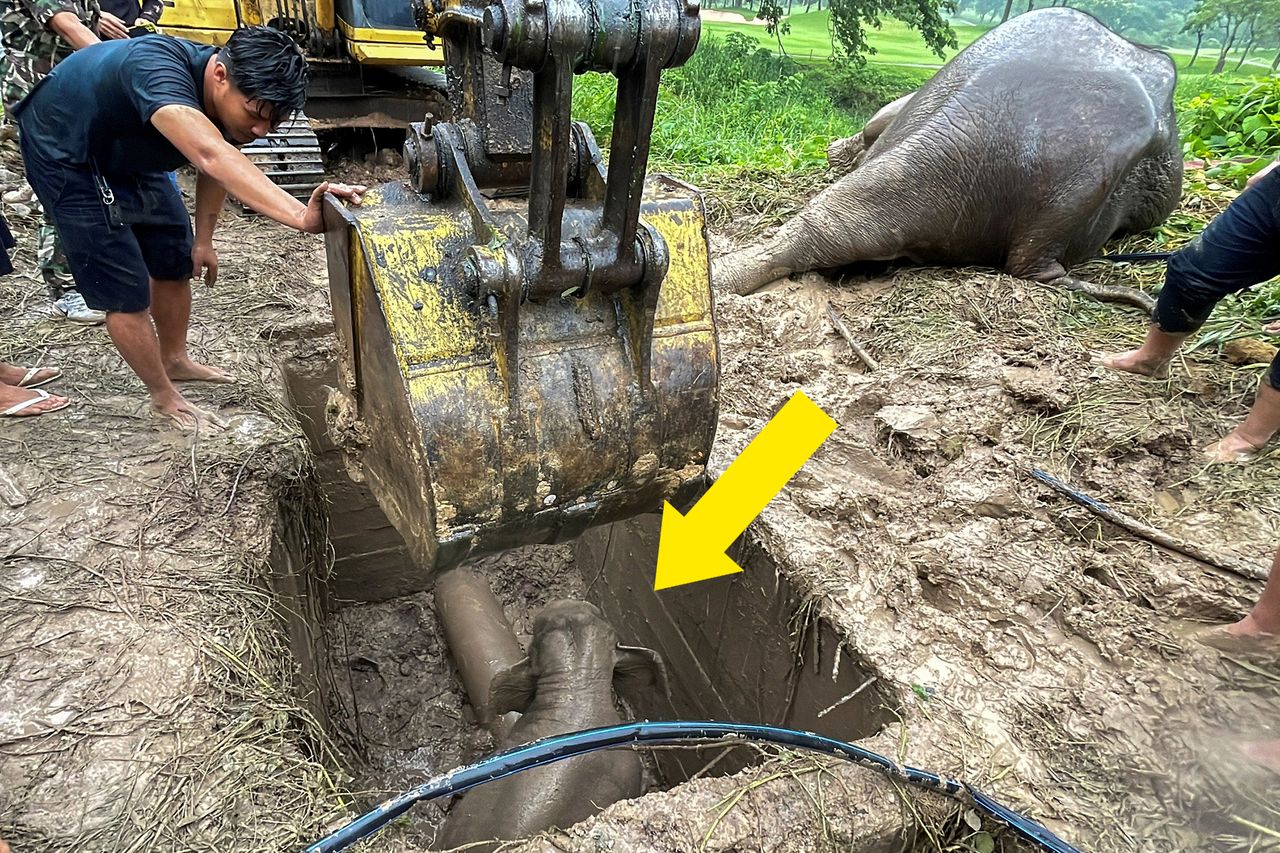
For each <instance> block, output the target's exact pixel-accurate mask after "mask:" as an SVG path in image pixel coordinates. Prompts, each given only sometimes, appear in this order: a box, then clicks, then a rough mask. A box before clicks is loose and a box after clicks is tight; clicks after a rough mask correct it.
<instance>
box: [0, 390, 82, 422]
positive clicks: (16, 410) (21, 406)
mask: <svg viewBox="0 0 1280 853" xmlns="http://www.w3.org/2000/svg"><path fill="white" fill-rule="evenodd" d="M35 392H36V394H37V396H35V397H32V398H31V399H30V400H23V401H22V402H21V403H17V404H15V405H12V406H10V407H9V408H7V409H5V410H4V411H3V412H0V418H31V417H38V416H39V415H49V414H52V413H54V412H57V411H61V410H62V409H65V408H66V407H67V406H70V405H71V401H70V400H64V401H63V403H62V405H60V406H54V407H53V408H52V409H45V410H44V411H43V412H28V413H27V414H25V415H24V414H22V413H23V412H26V411H27V409H29V408H31V407H32V406H35V405H37V404H39V403H42V402H44V401H45V400H48V399H49V397H50V396H52V395H51V394H49V392H48V391H42V390H41V389H39V388H37V389H35Z"/></svg>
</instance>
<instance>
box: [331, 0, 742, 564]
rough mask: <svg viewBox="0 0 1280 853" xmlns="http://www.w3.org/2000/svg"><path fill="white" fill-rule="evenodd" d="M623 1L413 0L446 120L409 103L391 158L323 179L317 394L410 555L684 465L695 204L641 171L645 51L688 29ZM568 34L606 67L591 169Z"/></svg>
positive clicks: (680, 57)
mask: <svg viewBox="0 0 1280 853" xmlns="http://www.w3.org/2000/svg"><path fill="white" fill-rule="evenodd" d="M593 3H594V4H595V5H596V6H599V7H600V8H594V7H593V8H592V10H591V11H592V14H591V15H585V14H584V13H583V10H584V6H589V5H592V4H593ZM608 3H614V4H615V7H610V6H608V5H607V4H608ZM636 6H637V4H636V2H635V0H621V2H619V0H604V2H603V3H602V2H601V0H586V2H579V0H545V2H542V3H538V4H534V3H527V4H526V3H524V2H514V1H513V0H508V2H506V3H505V5H504V3H502V2H495V3H492V4H489V5H487V6H479V7H473V6H466V5H461V6H459V5H454V6H449V7H443V8H435V9H428V10H426V13H425V14H422V11H421V10H420V15H421V16H422V17H425V18H426V19H427V20H426V21H425V22H424V27H425V29H427V31H428V32H432V33H436V34H441V35H442V37H444V38H445V54H446V63H447V64H448V65H449V79H450V83H451V92H450V94H451V99H452V100H453V101H454V103H453V108H454V115H455V117H461V120H459V121H457V123H440V124H436V125H434V126H430V127H428V126H426V125H425V124H419V125H414V127H413V129H412V131H411V133H410V136H409V139H408V141H407V142H406V161H407V164H408V166H409V173H410V174H409V180H408V181H399V182H393V183H390V184H384V185H382V186H379V187H376V188H374V189H372V190H371V191H370V192H369V193H368V194H367V195H366V196H365V201H364V204H363V206H362V207H359V208H347V207H344V206H343V205H342V204H341V203H339V202H337V201H336V200H334V199H329V201H328V204H327V207H326V224H327V234H326V248H327V256H328V265H329V280H330V286H331V291H332V297H333V309H334V316H335V320H336V325H337V329H338V337H339V339H340V341H341V346H342V353H343V359H342V366H341V371H340V372H341V375H342V386H343V387H342V389H341V395H340V397H339V399H338V401H337V404H336V405H335V406H334V408H335V409H341V410H343V411H342V413H341V414H340V415H338V416H337V419H338V420H339V421H341V422H342V424H343V425H344V427H345V429H344V432H345V434H346V435H347V436H349V437H352V438H350V440H349V441H348V442H347V444H348V447H349V448H350V447H351V443H352V442H354V443H355V444H356V445H358V446H357V447H355V448H354V450H355V451H356V453H357V454H358V457H359V470H360V471H361V472H362V473H363V476H364V478H365V480H366V482H367V483H368V484H369V486H370V488H371V490H372V491H373V493H374V494H375V495H376V497H377V499H378V501H379V503H380V504H381V505H382V507H383V508H384V510H385V511H386V512H387V515H388V517H389V518H390V519H391V522H392V523H393V524H394V525H395V526H396V528H397V529H398V530H399V531H400V532H401V534H402V535H403V536H404V538H405V540H406V542H407V543H408V545H409V547H410V550H411V552H412V554H413V555H414V557H415V559H416V561H417V563H418V564H419V565H420V566H421V567H422V569H423V571H424V573H426V574H427V575H429V573H431V572H433V571H438V570H441V569H444V568H448V567H450V566H453V565H456V564H458V563H459V562H461V561H463V560H465V559H467V558H469V557H472V556H476V555H479V554H483V553H489V552H494V551H499V550H504V549H507V548H511V547H515V546H519V545H524V544H532V543H549V542H556V541H561V540H564V539H567V538H571V537H573V536H576V535H577V534H579V533H581V532H582V531H583V530H585V529H586V528H588V527H590V526H592V525H595V524H602V523H606V522H609V521H614V520H617V519H620V518H625V517H628V516H632V515H635V514H638V513H643V512H649V511H655V510H659V509H660V508H661V506H662V502H663V500H670V501H672V502H673V503H677V504H678V503H680V502H682V501H685V500H687V499H689V498H690V497H692V496H693V495H694V494H695V493H696V492H697V491H698V489H699V488H700V487H701V486H702V484H703V480H704V477H705V464H706V461H707V455H708V453H709V451H710V448H711V443H712V440H713V438H714V434H715V424H716V414H717V413H716V407H717V390H718V378H719V374H718V351H717V343H716V337H715V329H714V325H713V322H712V301H711V288H710V264H709V257H708V249H707V233H706V214H705V210H704V207H703V203H702V199H701V197H700V196H699V194H698V192H697V191H696V190H694V189H693V188H692V187H690V186H688V185H686V184H683V183H681V182H679V181H677V180H674V179H672V178H670V177H667V176H662V175H655V176H650V177H648V178H647V179H646V178H645V164H646V158H647V152H648V134H649V130H650V128H651V127H652V121H653V110H654V105H655V102H656V94H657V79H658V72H659V71H660V70H661V68H662V67H664V64H665V65H666V66H668V67H669V65H670V64H673V63H676V62H683V61H684V59H685V58H687V56H688V54H689V53H691V52H692V50H693V45H694V44H696V40H697V7H696V5H695V6H689V5H686V3H685V0H641V2H640V3H639V9H640V14H639V15H636V14H632V13H630V12H629V10H630V9H633V8H636ZM690 9H692V12H690V11H689V10H690ZM575 10H576V11H575ZM566 21H569V23H565V22H566ZM575 22H576V23H575ZM588 22H590V23H589V24H588ZM569 24H573V26H570V25H569ZM580 25H581V26H580ZM641 25H643V26H645V27H648V29H647V30H646V31H645V36H646V37H645V38H643V39H641V38H635V35H636V33H635V32H633V31H632V30H629V29H626V28H628V27H636V26H641ZM584 27H585V28H586V29H589V30H591V31H590V32H588V33H586V34H585V35H584V33H583V29H584ZM593 27H594V28H595V29H592V28H593ZM611 28H612V29H611ZM566 30H567V31H569V33H570V36H569V37H565V38H562V37H561V36H562V34H563V33H564V32H565V31H566ZM548 34H549V35H548ZM530 39H531V40H532V41H533V42H536V43H534V44H529V43H526V42H527V41H528V40H530ZM566 39H567V44H566ZM602 45H603V48H602ZM620 46H621V47H620ZM604 48H611V49H610V50H606V49H604ZM646 48H650V49H652V50H654V51H657V52H658V53H659V54H660V55H659V56H657V57H655V56H653V55H651V54H649V53H648V52H647V49H646ZM627 51H630V52H631V53H630V54H628V53H627ZM606 54H607V56H606ZM592 56H601V57H604V59H602V60H601V62H602V63H603V64H604V66H605V67H602V68H600V69H599V70H606V71H611V72H613V73H616V74H618V76H619V78H620V83H619V85H620V95H619V102H618V109H617V114H616V115H615V122H614V129H613V140H612V141H613V147H612V154H611V157H610V167H609V168H608V169H606V168H605V167H604V165H603V157H602V155H601V153H600V151H599V150H598V149H597V148H596V145H595V142H594V140H593V139H592V137H591V134H590V131H589V130H587V129H586V127H585V126H584V125H581V124H577V123H573V122H571V121H570V120H569V97H570V93H571V90H572V86H571V81H572V72H573V70H574V69H575V68H576V69H577V70H587V69H589V68H591V67H593V65H592V62H593V60H592ZM627 92H630V93H631V94H630V95H626V94H625V93H627ZM428 582H429V581H424V586H425V585H426V583H428Z"/></svg>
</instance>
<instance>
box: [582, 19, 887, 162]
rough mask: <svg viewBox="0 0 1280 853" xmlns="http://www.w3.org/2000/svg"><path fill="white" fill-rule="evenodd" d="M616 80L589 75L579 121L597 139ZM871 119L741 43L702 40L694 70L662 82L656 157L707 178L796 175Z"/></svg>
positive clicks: (608, 120) (790, 65) (602, 134)
mask: <svg viewBox="0 0 1280 853" xmlns="http://www.w3.org/2000/svg"><path fill="white" fill-rule="evenodd" d="M615 91H616V81H615V80H614V78H612V77H609V76H606V75H599V74H589V75H585V76H584V77H582V78H580V79H579V81H578V85H577V86H576V87H575V90H574V114H575V116H576V117H577V118H579V119H581V120H583V121H585V122H587V124H588V125H590V126H591V129H592V130H593V131H594V132H595V134H596V136H597V137H599V138H600V139H601V140H604V139H607V138H608V136H609V132H610V130H611V129H612V121H613V104H614V94H615ZM863 118H865V116H857V115H854V114H852V113H850V112H848V111H845V110H842V109H840V108H839V107H837V106H836V104H835V102H834V101H833V99H832V96H831V94H829V92H828V91H827V89H826V87H825V85H823V81H822V80H819V79H816V78H814V77H812V76H811V75H810V74H808V73H806V72H804V71H803V70H801V68H800V67H799V66H798V65H797V64H796V63H794V62H792V61H790V60H787V59H785V58H779V57H776V56H773V55H772V54H770V53H769V52H768V51H765V50H761V49H758V48H757V47H755V45H754V43H753V42H751V41H749V40H748V39H745V38H743V37H741V36H738V35H734V34H730V35H729V36H728V37H726V38H724V39H715V38H710V39H706V40H704V41H703V43H702V44H701V45H700V46H699V48H698V51H697V52H696V53H695V54H694V55H693V58H692V59H690V60H689V62H688V64H686V65H685V66H683V67H681V68H677V69H674V70H672V71H669V72H667V73H666V74H664V75H663V78H662V86H661V88H660V90H659V92H658V110H657V115H656V118H655V121H654V129H653V140H652V143H651V145H652V147H651V158H652V161H653V163H654V165H655V166H657V167H658V168H661V169H665V170H668V171H672V172H676V173H679V174H681V176H682V177H686V178H689V179H693V180H695V181H696V180H697V179H698V178H700V177H703V176H706V175H707V174H708V173H718V172H725V171H729V172H741V171H750V170H760V169H765V170H769V171H776V172H778V173H780V174H781V173H796V172H804V171H809V170H813V169H820V168H823V167H824V166H825V165H826V150H827V143H828V142H830V141H831V140H832V139H835V138H837V137H840V136H849V135H851V134H853V133H856V132H857V131H858V130H859V129H860V128H861V126H862V121H861V120H862V119H863Z"/></svg>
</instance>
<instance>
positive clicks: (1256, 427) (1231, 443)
mask: <svg viewBox="0 0 1280 853" xmlns="http://www.w3.org/2000/svg"><path fill="white" fill-rule="evenodd" d="M1277 430H1280V391H1277V390H1276V389H1275V388H1272V387H1271V383H1270V382H1268V381H1267V380H1266V379H1263V380H1262V384H1261V385H1259V386H1258V395H1257V396H1256V397H1254V399H1253V408H1252V409H1250V410H1249V414H1248V415H1247V416H1246V417H1245V419H1244V422H1243V423H1241V424H1240V426H1238V427H1236V428H1235V429H1233V430H1232V431H1231V432H1229V433H1228V434H1227V435H1225V436H1223V437H1222V438H1220V439H1218V440H1217V441H1215V442H1214V443H1213V444H1210V445H1209V446H1208V447H1206V448H1205V449H1204V455H1205V456H1207V457H1209V459H1210V461H1213V462H1243V461H1245V460H1246V459H1248V458H1250V457H1251V456H1253V454H1254V453H1255V452H1257V451H1258V450H1261V449H1262V447H1263V446H1264V445H1265V444H1266V443H1267V442H1268V441H1270V440H1271V438H1272V437H1273V436H1274V435H1275V434H1276V431H1277Z"/></svg>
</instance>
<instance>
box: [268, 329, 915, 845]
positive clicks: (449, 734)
mask: <svg viewBox="0 0 1280 853" xmlns="http://www.w3.org/2000/svg"><path fill="white" fill-rule="evenodd" d="M287 378H288V392H289V398H290V403H291V405H292V406H293V408H294V410H295V412H296V413H297V415H298V418H299V420H300V422H301V424H302V426H303V428H304V431H305V432H306V435H307V438H308V440H309V441H310V443H311V445H312V448H313V450H314V452H315V457H316V462H317V469H318V475H319V479H320V481H321V486H322V489H323V491H324V493H325V496H326V498H327V505H328V534H327V535H328V543H327V546H328V548H329V549H330V550H329V559H330V561H331V563H332V567H333V568H332V574H331V577H330V578H329V580H328V582H327V583H322V584H316V583H308V582H307V581H306V579H305V578H304V577H301V576H300V571H299V568H300V566H301V564H302V561H301V559H300V557H299V548H300V545H301V544H302V542H303V540H304V539H305V537H306V536H307V535H314V533H308V532H307V531H306V530H304V529H303V525H302V523H301V521H300V520H298V519H290V518H288V517H287V516H288V509H287V508H286V509H285V510H283V511H282V519H281V524H280V525H279V528H280V530H281V535H280V536H279V537H278V539H279V540H280V541H278V543H277V547H276V549H275V551H276V553H275V555H274V563H275V566H276V568H277V570H278V574H279V576H280V583H279V592H280V593H281V594H282V597H283V598H284V600H285V602H286V605H287V607H286V609H287V611H288V612H290V614H291V620H292V623H293V624H291V626H290V630H291V634H292V636H293V638H294V641H295V642H294V646H295V652H296V654H297V655H298V665H299V672H300V674H301V679H300V680H301V682H302V683H303V684H304V688H305V689H307V690H309V691H310V694H311V695H309V696H308V701H309V703H310V706H311V707H312V708H313V710H314V711H315V712H316V713H317V715H318V716H319V717H320V718H321V719H322V721H323V722H324V723H325V725H326V726H327V727H328V728H329V730H330V732H331V733H332V735H333V736H334V739H335V740H336V741H337V742H338V743H339V744H340V745H341V746H342V748H343V750H344V755H343V757H342V758H343V761H344V763H345V764H346V768H345V769H346V770H348V771H349V772H351V773H352V774H353V776H354V777H355V785H356V789H357V790H358V791H360V792H362V793H363V794H364V795H366V802H367V803H368V804H372V803H373V802H375V801H376V799H377V798H378V797H380V796H382V795H384V794H386V793H388V792H393V791H395V792H398V791H402V790H404V789H406V788H408V787H411V786H413V785H414V784H417V783H420V782H421V781H423V780H424V779H425V778H427V777H429V776H432V775H435V774H438V773H442V772H445V771H448V770H450V769H452V768H454V767H456V766H458V765H461V764H465V763H467V762H470V761H474V760H476V759H479V758H481V757H483V756H485V755H486V754H488V753H490V752H492V751H493V750H494V748H495V744H494V742H493V739H492V737H491V736H490V735H489V734H488V733H487V732H486V731H485V730H484V729H482V728H480V727H479V726H478V725H477V721H476V714H475V712H474V710H473V708H472V707H471V704H470V703H469V701H468V698H467V696H466V694H465V692H464V690H463V688H462V685H461V682H460V681H459V678H458V674H457V672H456V671H455V668H454V665H453V663H452V661H451V658H450V656H449V650H448V648H447V646H446V644H445V641H444V636H443V631H442V629H441V626H440V624H439V621H438V619H437V616H436V611H435V607H434V605H433V597H432V592H431V586H432V581H431V578H430V577H429V576H428V575H426V573H424V572H420V571H418V570H417V569H416V568H415V566H414V565H413V563H412V562H411V560H410V559H409V557H408V553H407V551H406V549H405V547H404V543H403V541H402V540H401V537H400V535H399V534H398V533H397V532H396V530H395V529H394V528H393V527H392V526H391V525H390V523H389V522H388V521H387V518H386V515H385V514H384V513H383V512H382V510H381V508H380V507H379V506H378V503H377V500H376V499H375V498H374V496H373V495H372V494H371V493H370V491H369V490H368V489H367V488H366V487H365V486H364V485H363V484H361V483H358V482H355V481H353V480H352V478H351V476H349V473H348V468H347V464H346V462H345V461H344V454H343V452H342V451H341V450H340V449H339V448H337V447H336V446H335V445H334V443H333V441H332V440H331V439H330V436H329V434H328V432H327V428H326V414H325V407H326V401H327V400H328V398H329V394H330V391H331V389H332V388H334V387H335V386H336V385H337V371H336V365H335V363H334V361H333V358H332V353H330V352H327V351H324V347H323V346H322V347H320V351H319V352H318V354H317V355H316V356H314V357H311V358H305V359H294V360H293V361H292V362H291V363H290V364H289V365H288V366H287ZM405 475H406V476H412V472H405ZM658 521H659V517H658V516H657V515H650V516H643V517H639V518H635V519H632V520H630V521H627V522H622V523H618V524H614V525H609V526H605V527H598V528H594V529H593V530H591V531H589V532H588V533H587V534H585V535H583V536H582V537H580V538H579V539H578V540H577V541H576V542H571V543H567V544H560V545H540V546H529V547H526V548H522V549H518V550H515V551H510V552H507V553H504V554H500V555H495V556H490V557H486V558H483V559H481V560H478V561H476V562H475V563H473V564H472V566H471V567H472V568H474V569H476V570H477V571H479V572H481V573H482V574H483V575H484V576H485V577H486V578H487V579H488V580H489V582H490V584H491V585H492V588H493V591H494V593H495V594H496V595H497V597H498V599H499V600H500V601H501V602H502V604H503V607H504V609H505V612H506V615H507V617H508V619H509V620H510V621H511V623H512V625H513V626H514V628H515V630H516V633H517V635H518V636H519V638H520V641H521V644H522V646H523V645H527V643H528V639H529V633H530V630H531V625H532V620H533V617H534V616H535V615H536V614H537V612H538V610H539V609H540V608H541V607H542V606H543V605H545V604H546V603H548V602H549V601H551V600H554V599H557V598H574V599H585V600H587V601H590V602H591V603H593V604H595V605H596V606H598V607H599V608H601V610H603V611H604V613H605V614H606V616H607V617H608V618H609V620H610V621H611V622H612V624H613V626H614V628H615V629H616V630H617V632H618V635H619V638H620V641H621V642H622V643H623V644H626V645H638V646H645V647H648V648H651V649H655V650H656V651H658V652H659V654H660V655H661V656H662V659H663V660H664V661H665V665H666V670H667V676H668V681H669V688H670V690H669V695H662V694H661V693H660V692H658V691H653V692H651V693H649V694H647V695H645V696H642V697H639V698H638V699H637V700H636V701H635V702H634V704H629V705H628V706H627V707H625V708H624V709H623V717H624V718H625V719H655V720H662V719H668V720H672V719H686V720H696V719H707V720H731V721H737V722H747V723H772V724H779V725H785V726H788V727H793V728H799V729H808V730H812V731H817V732H820V733H822V734H827V735H830V736H833V737H838V738H842V739H847V740H856V739H859V738H865V737H868V736H870V735H872V734H874V733H875V732H877V731H879V730H880V728H881V727H883V726H884V725H885V724H886V723H887V722H889V721H890V720H891V719H893V717H894V714H893V709H892V708H890V707H887V706H886V702H885V698H884V694H883V693H882V692H881V691H880V690H879V689H878V688H879V684H878V683H877V680H876V678H875V677H874V673H873V672H871V671H870V670H869V667H868V666H867V665H866V663H865V662H864V661H862V660H861V659H860V658H859V655H858V654H857V652H856V650H854V649H851V648H849V646H848V644H847V643H846V642H843V641H842V640H841V639H840V638H838V637H837V636H836V635H835V633H834V632H833V630H832V629H831V627H830V626H829V625H827V624H826V623H825V622H823V621H821V620H819V619H817V618H816V617H813V616H812V614H811V612H810V609H809V608H807V607H806V606H804V602H802V601H801V600H800V598H799V596H797V595H796V594H795V593H794V591H793V590H792V589H791V586H790V584H789V583H788V582H787V580H786V579H785V577H783V576H782V575H781V574H780V573H779V572H778V571H777V568H776V566H774V565H773V563H772V562H771V561H770V559H769V557H768V556H767V555H765V554H764V553H763V552H762V551H761V550H760V549H759V548H757V547H755V546H753V545H752V543H751V541H750V540H749V538H746V537H744V539H743V540H740V541H739V542H738V543H735V545H734V546H733V547H732V548H731V550H730V552H729V553H730V556H732V557H733V558H734V559H735V560H736V561H737V562H738V563H739V565H742V566H743V567H744V568H745V569H746V570H747V571H746V572H744V573H743V574H741V575H738V576H736V577H733V578H723V579H718V580H713V581H708V582H704V583H700V584H696V585H693V586H691V587H686V588H683V589H676V590H667V591H664V592H663V593H662V594H661V595H659V594H655V593H654V592H653V589H652V585H653V566H654V560H655V555H656V549H657V542H658V539H657V536H658ZM646 755H647V759H646V766H647V774H646V775H647V777H648V779H647V782H648V790H651V791H652V790H660V789H667V788H671V787H673V786H675V785H678V784H680V783H681V782H684V781H686V780H688V779H690V778H692V777H695V776H701V775H706V774H723V773H730V772H734V771H737V770H740V769H742V768H743V767H745V766H747V765H748V764H751V763H754V762H755V761H756V760H758V757H759V753H758V752H757V751H755V750H753V749H750V748H743V747H737V748H725V747H724V746H704V747H701V748H697V749H687V750H684V749H680V750H661V751H651V752H648V753H646ZM447 807H448V804H447V803H440V804H439V806H436V805H434V804H433V805H430V806H420V807H418V808H417V809H415V811H414V812H413V813H412V819H413V821H414V824H413V828H412V830H411V834H412V835H413V836H415V837H414V838H413V840H414V841H416V842H418V843H420V844H421V845H422V846H423V847H426V846H429V845H430V843H431V841H432V838H433V836H434V830H435V826H436V825H437V824H438V822H439V820H440V818H441V817H442V816H443V814H444V810H445V809H446V808H447Z"/></svg>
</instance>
